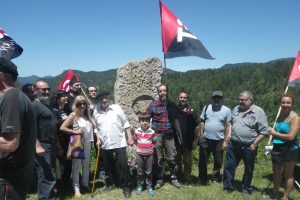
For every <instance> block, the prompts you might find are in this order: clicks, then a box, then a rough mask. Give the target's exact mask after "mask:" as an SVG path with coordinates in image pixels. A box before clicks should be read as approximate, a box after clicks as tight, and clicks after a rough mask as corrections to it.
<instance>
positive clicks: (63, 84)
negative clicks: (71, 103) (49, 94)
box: [57, 69, 74, 92]
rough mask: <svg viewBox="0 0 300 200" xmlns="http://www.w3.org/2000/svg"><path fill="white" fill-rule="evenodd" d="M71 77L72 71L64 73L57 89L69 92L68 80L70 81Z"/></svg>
mask: <svg viewBox="0 0 300 200" xmlns="http://www.w3.org/2000/svg"><path fill="white" fill-rule="evenodd" d="M73 76H74V72H73V70H72V69H69V70H68V72H67V73H66V75H65V77H64V79H63V80H62V81H61V82H60V84H59V85H58V87H57V89H58V90H64V91H66V92H69V90H70V87H69V82H70V80H71V79H72V77H73Z"/></svg>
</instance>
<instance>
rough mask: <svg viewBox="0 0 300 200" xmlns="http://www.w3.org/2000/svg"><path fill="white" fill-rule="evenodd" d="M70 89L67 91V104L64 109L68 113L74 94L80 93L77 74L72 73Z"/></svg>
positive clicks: (70, 110)
mask: <svg viewBox="0 0 300 200" xmlns="http://www.w3.org/2000/svg"><path fill="white" fill-rule="evenodd" d="M69 86H70V91H69V93H68V95H67V96H68V104H67V105H66V106H65V111H66V113H67V114H68V115H69V114H70V113H71V112H72V105H73V102H74V99H75V97H76V96H78V95H80V93H81V82H80V80H79V78H78V76H77V75H74V76H73V77H72V78H71V80H70V82H69Z"/></svg>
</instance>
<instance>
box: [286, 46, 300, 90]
mask: <svg viewBox="0 0 300 200" xmlns="http://www.w3.org/2000/svg"><path fill="white" fill-rule="evenodd" d="M288 86H289V87H300V49H299V51H298V54H297V56H296V59H295V62H294V66H293V69H292V71H291V75H290V77H289V81H288Z"/></svg>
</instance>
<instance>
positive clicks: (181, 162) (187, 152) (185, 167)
mask: <svg viewBox="0 0 300 200" xmlns="http://www.w3.org/2000/svg"><path fill="white" fill-rule="evenodd" d="M178 101H179V104H178V112H177V119H178V122H179V125H180V130H181V134H182V144H179V141H178V140H176V139H175V144H176V150H177V155H176V162H177V165H178V173H179V174H181V176H182V178H183V181H184V182H186V183H187V184H189V183H190V182H191V172H192V150H193V148H195V147H196V146H197V139H198V137H197V135H196V136H195V133H197V129H196V127H197V117H196V115H195V113H194V109H192V108H190V107H189V105H188V93H187V92H186V91H181V92H180V93H179V95H178Z"/></svg>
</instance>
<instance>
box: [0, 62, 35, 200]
mask: <svg viewBox="0 0 300 200" xmlns="http://www.w3.org/2000/svg"><path fill="white" fill-rule="evenodd" d="M17 76H18V72H17V68H16V66H15V65H14V64H13V63H12V62H11V61H9V60H6V59H4V58H0V93H1V95H0V199H8V200H19V199H21V200H25V199H26V194H27V193H28V191H29V188H30V183H31V179H32V176H33V175H32V174H33V164H34V152H35V151H34V150H35V149H34V146H35V138H36V123H35V121H34V112H33V109H32V106H31V102H30V100H29V99H28V97H26V96H25V95H24V94H23V93H22V92H20V91H19V90H17V89H16V88H14V86H13V84H14V82H15V80H16V79H17Z"/></svg>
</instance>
